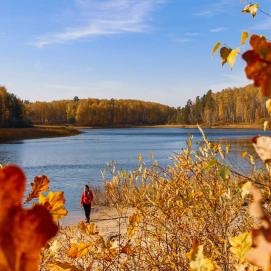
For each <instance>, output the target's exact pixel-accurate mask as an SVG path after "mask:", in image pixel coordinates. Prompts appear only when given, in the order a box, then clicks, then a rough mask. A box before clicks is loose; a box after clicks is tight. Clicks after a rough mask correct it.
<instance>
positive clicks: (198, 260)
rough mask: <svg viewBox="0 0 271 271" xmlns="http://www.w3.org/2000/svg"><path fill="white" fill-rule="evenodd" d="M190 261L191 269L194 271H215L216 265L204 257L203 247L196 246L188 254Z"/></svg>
mask: <svg viewBox="0 0 271 271" xmlns="http://www.w3.org/2000/svg"><path fill="white" fill-rule="evenodd" d="M186 256H187V258H188V259H189V260H190V269H191V270H192V271H214V270H216V269H217V267H216V265H215V264H214V263H213V262H212V261H211V260H210V259H209V258H207V257H205V256H204V255H203V246H202V245H198V244H194V245H193V247H192V249H191V251H190V252H189V253H187V254H186Z"/></svg>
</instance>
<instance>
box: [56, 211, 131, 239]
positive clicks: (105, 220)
mask: <svg viewBox="0 0 271 271" xmlns="http://www.w3.org/2000/svg"><path fill="white" fill-rule="evenodd" d="M132 212H133V211H132V210H131V209H130V210H126V212H124V213H122V214H118V212H117V211H116V209H114V208H111V207H94V208H92V210H91V216H90V223H94V224H95V225H96V226H97V227H98V230H99V232H100V234H101V235H102V236H104V237H106V238H111V237H112V236H115V235H117V234H118V232H119V227H118V225H119V219H118V218H119V217H121V218H120V222H121V229H120V230H121V232H122V233H123V231H126V228H127V221H128V216H130V215H131V214H132ZM82 221H85V217H84V212H83V210H82V211H79V212H76V213H73V214H71V215H67V217H65V218H64V220H63V221H62V222H61V226H62V227H61V228H62V230H61V231H60V233H59V234H60V235H61V232H63V231H64V232H66V230H68V231H76V230H77V225H78V223H80V222H82ZM60 238H61V237H60Z"/></svg>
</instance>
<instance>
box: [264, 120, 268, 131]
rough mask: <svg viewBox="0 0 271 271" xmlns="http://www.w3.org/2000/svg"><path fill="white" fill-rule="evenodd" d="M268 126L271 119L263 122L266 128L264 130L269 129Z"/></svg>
mask: <svg viewBox="0 0 271 271" xmlns="http://www.w3.org/2000/svg"><path fill="white" fill-rule="evenodd" d="M268 128H269V121H268V120H267V121H265V122H264V123H263V129H264V131H266V130H268Z"/></svg>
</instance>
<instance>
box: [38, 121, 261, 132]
mask: <svg viewBox="0 0 271 271" xmlns="http://www.w3.org/2000/svg"><path fill="white" fill-rule="evenodd" d="M36 127H50V128H57V127H61V126H59V125H38V126H36ZM70 127H72V128H74V129H80V130H84V129H124V128H127V129H129V128H130V129H131V128H183V129H197V128H198V126H197V125H196V124H157V125H118V126H104V127H102V126H75V125H74V126H70ZM200 127H201V128H204V129H255V130H262V129H263V124H258V123H256V124H255V123H254V124H247V123H240V124H221V125H219V124H217V125H211V126H210V125H206V124H200Z"/></svg>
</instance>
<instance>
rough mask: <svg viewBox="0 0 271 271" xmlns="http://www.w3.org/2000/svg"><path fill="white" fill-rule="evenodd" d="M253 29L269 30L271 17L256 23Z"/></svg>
mask: <svg viewBox="0 0 271 271" xmlns="http://www.w3.org/2000/svg"><path fill="white" fill-rule="evenodd" d="M251 29H252V30H269V31H270V29H271V19H266V20H264V21H262V22H259V23H256V24H255V25H253V26H252V27H251Z"/></svg>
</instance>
